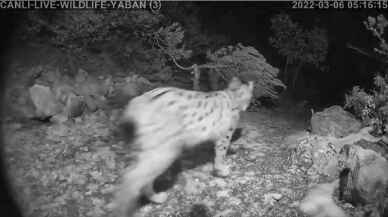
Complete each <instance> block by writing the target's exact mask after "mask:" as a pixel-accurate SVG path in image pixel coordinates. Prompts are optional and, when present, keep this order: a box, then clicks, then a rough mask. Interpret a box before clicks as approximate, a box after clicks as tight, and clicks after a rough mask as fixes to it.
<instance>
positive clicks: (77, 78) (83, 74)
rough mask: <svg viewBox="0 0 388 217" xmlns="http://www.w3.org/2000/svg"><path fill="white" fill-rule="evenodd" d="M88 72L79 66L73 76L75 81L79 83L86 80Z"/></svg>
mask: <svg viewBox="0 0 388 217" xmlns="http://www.w3.org/2000/svg"><path fill="white" fill-rule="evenodd" d="M88 75H89V74H88V72H87V71H85V70H83V69H81V68H79V69H78V72H77V75H76V76H75V81H76V82H77V83H81V82H84V81H86V79H87V77H88Z"/></svg>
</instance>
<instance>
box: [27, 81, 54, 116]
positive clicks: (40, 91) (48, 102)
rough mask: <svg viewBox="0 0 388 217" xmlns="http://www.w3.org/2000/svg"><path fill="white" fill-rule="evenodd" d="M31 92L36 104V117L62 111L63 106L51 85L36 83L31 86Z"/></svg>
mask: <svg viewBox="0 0 388 217" xmlns="http://www.w3.org/2000/svg"><path fill="white" fill-rule="evenodd" d="M29 93H30V98H31V100H32V102H33V104H34V106H35V117H37V118H48V117H51V116H53V115H55V114H58V113H60V112H61V106H60V104H59V102H58V101H57V100H56V98H55V95H54V94H53V92H52V91H51V89H50V87H47V86H44V85H40V84H35V85H33V86H32V87H30V89H29Z"/></svg>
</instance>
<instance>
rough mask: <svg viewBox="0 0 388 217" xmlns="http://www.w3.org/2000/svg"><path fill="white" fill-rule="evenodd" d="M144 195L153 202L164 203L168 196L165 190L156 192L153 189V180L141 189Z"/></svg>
mask: <svg viewBox="0 0 388 217" xmlns="http://www.w3.org/2000/svg"><path fill="white" fill-rule="evenodd" d="M143 193H144V195H145V196H146V197H147V198H148V199H149V200H150V201H151V202H153V203H158V204H160V203H164V202H165V201H166V200H167V198H168V193H167V192H159V193H156V192H155V191H154V187H153V182H150V183H148V184H147V185H146V186H145V187H144V189H143Z"/></svg>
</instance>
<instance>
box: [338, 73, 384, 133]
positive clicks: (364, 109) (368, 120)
mask: <svg viewBox="0 0 388 217" xmlns="http://www.w3.org/2000/svg"><path fill="white" fill-rule="evenodd" d="M374 85H375V90H373V91H372V92H371V93H367V92H366V91H365V90H363V89H362V88H360V87H358V86H355V87H353V89H352V91H351V92H350V93H349V94H346V95H345V108H350V109H352V110H353V111H354V113H355V114H356V116H357V117H359V118H360V119H361V120H362V121H363V123H364V124H365V125H372V126H374V127H375V130H377V131H378V132H379V133H383V132H384V130H385V123H386V121H387V117H388V78H387V77H385V78H384V77H382V76H380V75H376V76H375V78H374Z"/></svg>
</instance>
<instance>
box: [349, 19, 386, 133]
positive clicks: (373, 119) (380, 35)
mask: <svg viewBox="0 0 388 217" xmlns="http://www.w3.org/2000/svg"><path fill="white" fill-rule="evenodd" d="M364 25H365V27H366V29H367V30H369V31H371V32H372V34H373V35H374V36H375V37H376V38H377V39H378V40H379V47H378V48H375V51H376V52H377V53H379V54H380V55H382V56H383V58H384V59H385V62H387V61H388V44H387V43H386V41H385V39H384V29H385V28H386V27H387V26H388V21H387V20H386V19H385V17H384V16H383V15H379V16H377V17H376V18H374V17H368V19H367V20H366V21H364ZM345 97H346V99H345V100H346V101H345V108H351V109H353V111H354V113H355V114H356V115H357V116H358V117H359V118H361V120H362V121H363V122H364V123H365V124H366V125H373V126H374V129H375V131H377V133H384V132H386V130H387V129H385V125H386V124H387V121H388V75H387V74H385V76H381V75H376V76H375V77H374V89H373V90H372V91H370V92H366V91H364V90H363V89H361V88H359V87H357V86H356V87H353V90H352V91H351V93H349V94H347V95H346V96H345Z"/></svg>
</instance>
